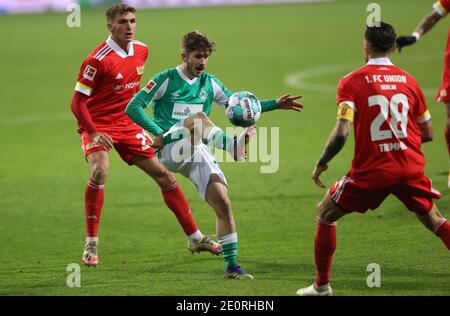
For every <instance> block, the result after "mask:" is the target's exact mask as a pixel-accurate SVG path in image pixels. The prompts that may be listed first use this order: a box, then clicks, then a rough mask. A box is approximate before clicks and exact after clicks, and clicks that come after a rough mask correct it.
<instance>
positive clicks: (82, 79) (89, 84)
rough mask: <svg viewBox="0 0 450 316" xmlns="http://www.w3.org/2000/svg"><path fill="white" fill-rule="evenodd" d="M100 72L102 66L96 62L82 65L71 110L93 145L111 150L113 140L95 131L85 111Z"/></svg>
mask: <svg viewBox="0 0 450 316" xmlns="http://www.w3.org/2000/svg"><path fill="white" fill-rule="evenodd" d="M101 72H102V65H101V64H100V63H99V62H98V61H97V60H95V59H91V60H88V61H86V62H85V63H83V65H82V66H81V70H80V74H79V75H78V79H77V84H76V86H75V91H74V94H73V97H72V102H71V109H72V112H73V114H74V115H75V117H76V119H77V121H78V124H79V125H80V126H81V127H82V128H83V129H84V130H85V131H86V132H87V133H88V134H89V136H90V137H91V139H92V141H93V142H94V143H97V144H103V145H105V146H106V147H107V148H112V146H113V140H112V138H111V136H109V135H108V134H106V133H99V132H98V131H97V129H96V128H95V124H94V122H93V121H92V118H91V115H90V114H89V111H88V109H87V100H88V99H89V97H90V96H91V94H92V91H93V87H94V86H95V85H96V83H97V82H98V80H99V79H100V77H101Z"/></svg>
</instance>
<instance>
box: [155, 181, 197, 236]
mask: <svg viewBox="0 0 450 316" xmlns="http://www.w3.org/2000/svg"><path fill="white" fill-rule="evenodd" d="M161 192H162V195H163V198H164V202H166V204H167V206H168V207H169V208H170V209H171V210H172V212H173V213H174V214H175V216H176V217H177V219H178V222H179V223H180V225H181V226H182V227H183V230H184V232H185V233H186V235H187V236H189V235H192V234H193V233H195V232H196V231H197V230H198V227H197V224H196V223H195V220H194V218H193V217H192V213H191V208H190V206H189V203H188V201H187V200H186V197H185V196H184V193H183V191H181V189H180V187H179V186H178V183H176V182H175V183H174V184H173V185H171V186H170V187H168V188H167V189H161Z"/></svg>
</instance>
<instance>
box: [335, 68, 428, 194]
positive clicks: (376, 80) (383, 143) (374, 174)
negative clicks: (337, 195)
mask: <svg viewBox="0 0 450 316" xmlns="http://www.w3.org/2000/svg"><path fill="white" fill-rule="evenodd" d="M345 101H347V102H349V103H353V106H354V109H355V117H354V130H355V155H354V159H353V162H352V169H351V173H352V176H353V177H355V179H360V180H361V181H364V182H366V183H368V184H369V185H370V186H385V185H386V183H390V182H392V183H397V182H401V181H404V180H407V179H411V178H414V177H416V176H418V175H421V174H422V173H423V170H424V166H425V160H424V156H423V154H422V152H421V151H420V146H421V133H420V129H419V126H418V121H425V120H428V119H429V114H428V111H427V107H426V103H425V99H424V96H423V93H422V91H421V90H420V88H419V86H418V84H417V82H416V80H415V79H414V78H413V77H412V76H411V75H409V74H408V73H407V72H405V71H403V70H402V69H400V68H398V67H395V66H393V65H392V64H390V63H384V64H368V65H366V66H365V67H362V68H360V69H358V70H356V71H354V72H353V73H351V74H349V75H348V76H346V77H344V78H343V79H342V80H341V82H340V85H339V92H338V102H339V103H340V102H345Z"/></svg>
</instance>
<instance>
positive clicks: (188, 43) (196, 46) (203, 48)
mask: <svg viewBox="0 0 450 316" xmlns="http://www.w3.org/2000/svg"><path fill="white" fill-rule="evenodd" d="M215 46H216V43H214V42H211V41H210V40H209V39H208V37H207V36H206V34H202V33H200V32H199V31H197V30H193V31H192V32H189V33H187V34H186V35H184V36H183V39H182V40H181V48H182V49H183V51H185V52H186V54H189V53H191V52H193V51H196V50H197V51H199V52H202V53H206V54H207V55H208V56H209V55H211V54H212V52H214V51H215Z"/></svg>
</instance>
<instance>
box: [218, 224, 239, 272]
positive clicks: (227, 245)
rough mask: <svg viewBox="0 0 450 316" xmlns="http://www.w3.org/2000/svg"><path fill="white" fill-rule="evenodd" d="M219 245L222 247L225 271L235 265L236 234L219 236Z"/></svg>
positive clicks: (236, 250) (236, 253) (236, 251)
mask: <svg viewBox="0 0 450 316" xmlns="http://www.w3.org/2000/svg"><path fill="white" fill-rule="evenodd" d="M219 244H220V246H221V247H222V254H223V260H224V261H225V270H227V269H228V268H230V267H232V266H234V265H237V255H238V242H237V233H231V234H228V235H225V236H219Z"/></svg>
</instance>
